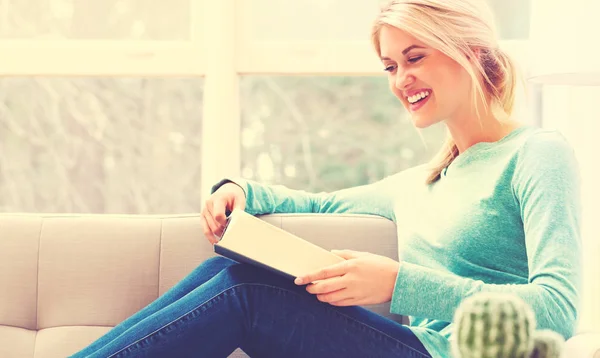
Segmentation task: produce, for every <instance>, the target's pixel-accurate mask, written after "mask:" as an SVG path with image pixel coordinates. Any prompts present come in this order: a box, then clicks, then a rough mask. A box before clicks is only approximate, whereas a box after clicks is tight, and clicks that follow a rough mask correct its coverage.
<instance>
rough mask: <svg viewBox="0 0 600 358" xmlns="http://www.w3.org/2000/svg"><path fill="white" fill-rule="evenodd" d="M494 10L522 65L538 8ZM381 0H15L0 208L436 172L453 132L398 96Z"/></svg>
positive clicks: (119, 201)
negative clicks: (222, 182) (412, 113)
mask: <svg viewBox="0 0 600 358" xmlns="http://www.w3.org/2000/svg"><path fill="white" fill-rule="evenodd" d="M488 2H489V4H490V5H491V6H492V8H493V10H494V12H495V15H496V18H497V22H498V26H497V27H498V30H499V34H500V36H501V38H502V40H503V45H506V46H507V47H508V48H510V49H511V51H512V53H514V54H515V56H517V57H519V58H520V59H523V58H525V50H526V47H527V46H526V44H527V41H528V34H529V24H530V14H531V3H530V1H526V0H510V1H507V0H488ZM380 3H381V1H379V0H360V1H358V0H357V1H344V0H303V1H295V0H245V1H242V0H240V1H231V0H227V1H222V2H221V1H219V2H217V1H211V0H172V1H168V2H167V1H152V2H150V1H146V0H103V1H88V0H0V49H1V50H4V51H2V54H3V55H2V56H0V71H2V75H3V77H2V78H1V79H0V210H1V211H3V212H47V213H54V212H78V213H126V214H169V213H182V212H198V211H200V209H201V205H202V199H203V198H205V197H206V195H207V190H208V188H209V187H210V185H212V184H213V183H214V182H215V181H216V180H218V179H220V178H221V177H222V176H226V175H227V176H229V175H242V176H244V177H246V178H249V179H254V180H259V181H262V182H266V183H278V184H284V185H287V186H289V187H292V188H297V189H304V190H309V191H331V190H336V189H341V188H344V187H349V186H355V185H361V184H366V183H370V182H373V181H376V180H379V179H381V178H383V177H384V176H387V175H390V174H393V173H395V172H398V171H400V170H403V169H406V168H408V167H411V166H414V165H417V164H420V163H423V162H425V161H427V160H429V159H430V158H431V156H432V155H433V154H434V153H435V152H436V151H437V150H438V149H439V146H440V144H441V140H442V138H443V136H444V134H445V132H444V128H443V127H441V126H437V127H433V128H429V129H426V130H424V131H422V132H421V133H419V132H418V131H417V130H416V129H415V128H414V127H413V126H412V125H411V123H410V121H409V118H408V117H407V115H406V113H405V112H404V110H403V108H402V107H401V104H400V103H399V102H398V101H397V99H395V98H394V97H393V95H392V94H391V93H390V91H389V89H388V86H387V79H386V75H385V73H384V72H383V71H382V68H381V65H380V63H379V61H378V59H377V58H376V55H375V53H374V51H373V50H372V48H371V45H370V43H369V33H370V25H371V22H372V20H373V18H374V15H375V13H376V12H377V10H378V7H379V4H380ZM3 58H4V59H3ZM523 70H524V71H526V70H527V68H523ZM210 81H213V82H212V83H210ZM528 91H530V90H528ZM530 92H531V91H530ZM524 93H526V91H524V92H523V93H521V94H520V95H521V96H523V94H524ZM531 93H532V94H534V95H535V93H536V92H535V91H533V92H531ZM207 98H210V101H211V103H210V104H208V105H207V104H206V101H207ZM533 98H534V99H535V96H533ZM524 103H525V101H524ZM533 103H534V104H535V101H533ZM207 106H208V107H209V108H205V107H207ZM520 108H522V109H523V111H524V112H523V114H522V115H521V117H522V119H523V121H535V118H534V117H533V116H531V115H529V114H528V112H527V109H525V107H523V106H522V107H520Z"/></svg>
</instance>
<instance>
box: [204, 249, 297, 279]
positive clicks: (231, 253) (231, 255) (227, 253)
mask: <svg viewBox="0 0 600 358" xmlns="http://www.w3.org/2000/svg"><path fill="white" fill-rule="evenodd" d="M213 247H214V250H215V253H217V254H219V255H221V256H224V257H227V258H229V259H232V260H233V261H236V262H239V263H244V264H249V265H252V266H256V267H259V268H261V269H265V270H267V271H270V272H272V273H275V274H277V275H281V276H283V277H285V278H287V279H289V280H291V281H293V280H295V279H296V277H295V276H293V275H290V274H288V273H287V272H283V271H281V270H278V269H276V268H274V267H271V266H269V265H265V264H263V263H261V262H258V261H256V260H252V259H251V258H249V257H247V256H244V255H240V254H238V253H237V252H234V251H231V250H229V249H227V248H224V247H222V246H220V245H218V244H217V245H213Z"/></svg>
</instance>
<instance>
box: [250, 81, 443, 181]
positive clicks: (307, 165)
mask: <svg viewBox="0 0 600 358" xmlns="http://www.w3.org/2000/svg"><path fill="white" fill-rule="evenodd" d="M241 100H242V128H243V129H242V133H241V134H242V136H241V138H242V139H241V140H242V175H243V176H244V177H247V178H249V179H254V180H259V181H261V182H265V183H277V184H284V185H287V186H289V187H293V188H298V189H304V190H310V191H330V190H335V189H339V188H342V187H348V186H355V185H362V184H364V183H370V182H373V181H376V180H378V179H381V178H382V177H384V176H387V175H390V174H393V173H396V172H397V171H398V170H402V169H406V168H408V167H411V166H414V165H417V164H420V163H422V162H424V161H425V160H426V159H428V158H430V157H431V156H432V155H433V154H434V153H435V151H437V150H438V148H439V143H440V142H441V141H442V139H443V136H444V135H445V131H443V130H442V127H436V128H432V129H427V130H425V131H423V132H422V134H423V137H421V136H420V134H419V132H418V131H417V130H416V129H415V128H414V126H413V125H412V123H411V122H410V119H409V118H408V116H407V115H406V113H405V111H404V109H403V108H402V106H401V104H400V103H399V102H398V100H397V99H396V98H395V97H394V96H393V95H392V94H391V93H390V91H389V88H388V83H387V78H386V77H384V76H383V77H382V76H379V77H371V76H364V77H341V76H333V77H314V76H303V77H294V76H244V77H242V83H241Z"/></svg>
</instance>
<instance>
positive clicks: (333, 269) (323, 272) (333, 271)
mask: <svg viewBox="0 0 600 358" xmlns="http://www.w3.org/2000/svg"><path fill="white" fill-rule="evenodd" d="M349 268H350V265H348V261H343V262H340V263H339V264H335V265H331V266H328V267H325V268H322V269H320V270H318V271H316V272H314V273H311V274H308V275H303V276H299V277H298V278H296V280H295V281H294V283H295V284H297V285H302V284H304V283H310V282H314V281H317V280H325V279H327V278H331V277H336V276H343V275H344V274H346V273H347V272H348V269H349Z"/></svg>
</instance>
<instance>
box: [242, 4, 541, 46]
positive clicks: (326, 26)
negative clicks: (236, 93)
mask: <svg viewBox="0 0 600 358" xmlns="http://www.w3.org/2000/svg"><path fill="white" fill-rule="evenodd" d="M487 1H488V3H490V5H491V6H492V9H493V11H494V13H495V14H496V18H497V22H498V23H497V25H498V30H499V33H500V35H501V38H502V39H505V40H508V39H526V38H528V37H529V17H530V6H531V0H487ZM385 2H386V1H382V0H361V1H347V0H303V1H296V0H246V1H245V3H246V4H247V8H245V10H248V12H246V13H247V14H248V15H245V16H248V20H249V21H248V28H247V29H244V32H245V33H248V36H249V37H250V38H251V39H253V40H259V41H280V40H284V41H315V40H369V35H370V28H371V25H372V21H373V19H374V18H375V15H376V14H377V12H378V10H379V6H380V4H381V3H385ZM274 28H275V29H277V31H273V29H274Z"/></svg>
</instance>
